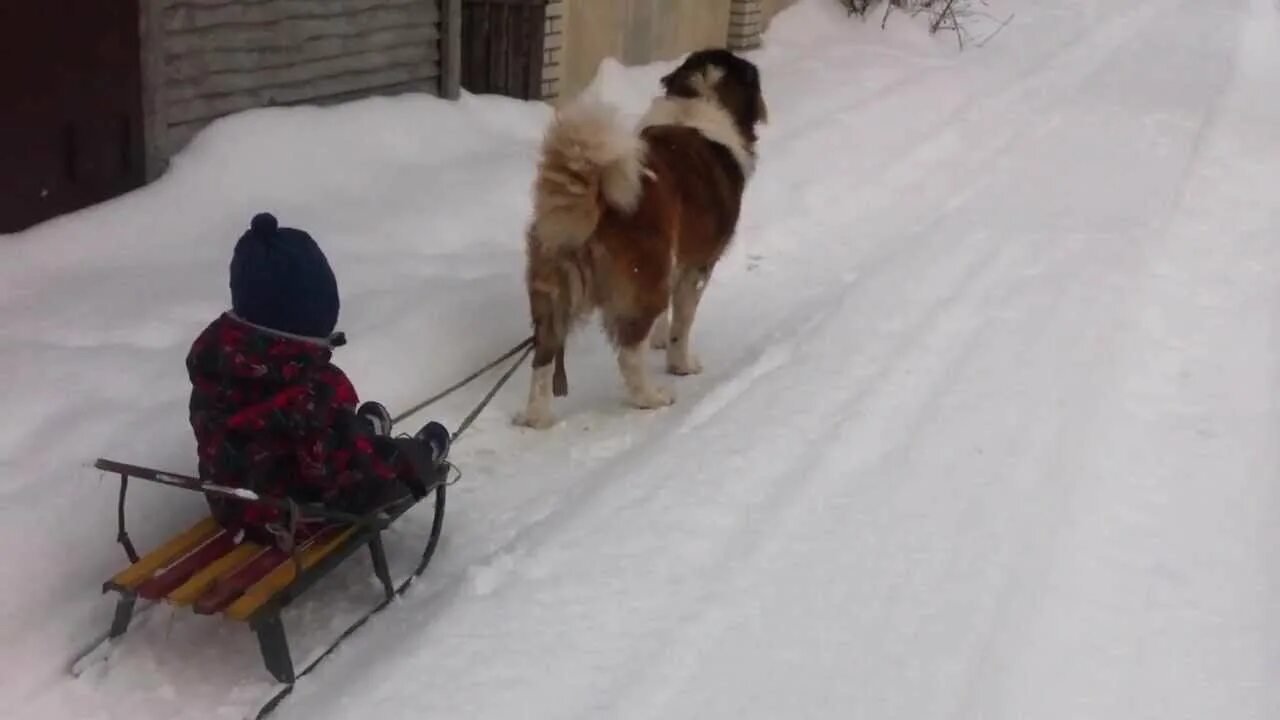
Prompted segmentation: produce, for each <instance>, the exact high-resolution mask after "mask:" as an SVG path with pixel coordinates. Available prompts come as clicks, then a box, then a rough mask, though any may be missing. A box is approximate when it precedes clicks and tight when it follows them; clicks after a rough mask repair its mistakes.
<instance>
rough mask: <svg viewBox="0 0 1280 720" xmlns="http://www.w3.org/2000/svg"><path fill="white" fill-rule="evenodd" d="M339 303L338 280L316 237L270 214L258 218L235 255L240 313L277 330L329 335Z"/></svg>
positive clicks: (235, 303)
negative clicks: (282, 225) (279, 221)
mask: <svg viewBox="0 0 1280 720" xmlns="http://www.w3.org/2000/svg"><path fill="white" fill-rule="evenodd" d="M338 307H339V304H338V282H337V280H336V279H335V278H334V276H333V269H332V268H330V267H329V261H328V259H326V258H325V256H324V252H322V251H321V250H320V246H319V245H317V244H316V242H315V240H312V239H311V236H310V235H308V234H307V233H305V232H303V231H301V230H296V229H294V228H282V227H280V224H279V223H278V222H276V219H275V217H273V216H271V215H269V214H267V213H263V214H261V215H258V216H256V217H254V218H253V222H252V224H251V225H250V227H249V231H248V232H246V233H245V234H244V235H243V236H242V237H241V238H240V241H239V242H238V243H236V251H235V255H234V256H233V257H232V258H231V309H232V310H234V311H235V314H236V315H237V316H239V317H240V319H242V320H245V321H247V322H251V323H253V324H254V325H261V326H262V327H265V328H269V329H271V330H276V331H279V332H285V333H290V334H293V335H302V336H305V337H311V338H327V337H329V335H330V334H332V333H333V329H334V328H335V327H337V325H338Z"/></svg>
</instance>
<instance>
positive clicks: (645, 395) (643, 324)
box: [614, 314, 676, 410]
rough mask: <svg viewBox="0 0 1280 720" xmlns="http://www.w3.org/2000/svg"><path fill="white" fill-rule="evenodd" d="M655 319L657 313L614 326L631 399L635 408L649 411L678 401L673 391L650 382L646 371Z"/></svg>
mask: <svg viewBox="0 0 1280 720" xmlns="http://www.w3.org/2000/svg"><path fill="white" fill-rule="evenodd" d="M655 317H656V314H651V315H649V316H648V317H647V318H644V319H640V318H634V319H629V320H624V321H621V322H618V323H616V324H615V325H614V327H615V329H616V335H615V338H616V340H617V343H618V370H619V371H621V372H622V381H623V382H624V383H625V384H626V386H627V399H628V400H629V401H630V402H631V404H632V405H634V406H635V407H638V408H641V409H645V410H649V409H653V408H660V407H666V406H667V405H670V404H672V403H673V402H675V400H676V398H675V393H673V392H672V391H671V389H670V388H664V387H656V386H654V384H653V382H652V381H651V380H650V379H649V371H648V370H647V369H645V352H644V351H645V345H646V342H647V340H648V339H649V329H650V328H651V327H652V326H653V323H654V318H655Z"/></svg>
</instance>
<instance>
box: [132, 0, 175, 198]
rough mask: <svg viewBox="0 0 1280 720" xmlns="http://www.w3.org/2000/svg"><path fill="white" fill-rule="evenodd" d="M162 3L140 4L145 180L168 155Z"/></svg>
mask: <svg viewBox="0 0 1280 720" xmlns="http://www.w3.org/2000/svg"><path fill="white" fill-rule="evenodd" d="M164 2H165V0H152V1H151V2H145V1H144V2H142V4H141V5H140V6H139V12H140V13H141V18H140V23H139V25H140V31H141V42H142V107H143V134H144V136H145V139H144V141H143V142H144V146H145V152H146V164H147V180H154V179H156V178H158V177H160V175H161V174H162V173H163V172H164V169H165V165H166V164H167V162H168V159H169V156H168V154H167V153H166V152H165V143H166V138H165V134H166V131H167V129H168V127H169V112H168V110H169V107H168V97H167V96H166V95H165V92H164V84H165V78H166V77H167V70H166V68H165V30H164V7H165V5H164Z"/></svg>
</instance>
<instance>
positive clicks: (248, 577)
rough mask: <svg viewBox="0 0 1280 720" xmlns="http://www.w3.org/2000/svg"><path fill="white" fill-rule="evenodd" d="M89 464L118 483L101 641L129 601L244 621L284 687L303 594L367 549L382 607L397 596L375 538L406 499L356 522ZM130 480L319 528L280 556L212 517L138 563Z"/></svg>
mask: <svg viewBox="0 0 1280 720" xmlns="http://www.w3.org/2000/svg"><path fill="white" fill-rule="evenodd" d="M94 467H95V468H97V469H99V470H102V471H104V472H109V473H113V474H117V475H119V476H120V500H119V505H118V512H117V520H118V526H119V532H118V535H117V537H116V539H117V541H118V542H119V543H120V544H121V545H122V546H124V549H125V553H126V554H127V555H128V556H129V561H130V563H131V564H130V565H129V567H127V568H125V569H124V570H121V571H120V572H119V573H117V574H116V575H115V576H114V577H112V578H111V579H110V580H108V581H107V582H106V583H105V584H104V585H103V592H115V593H118V594H119V599H118V601H117V603H116V611H115V618H114V620H113V621H112V623H111V630H110V632H109V633H108V636H107V637H108V639H115V638H118V637H120V636H122V635H124V633H125V632H126V631H127V630H128V629H129V622H130V621H131V620H132V618H133V613H134V608H135V606H136V604H137V601H138V598H143V599H145V600H150V601H154V602H166V603H168V604H170V605H173V606H177V607H187V608H191V610H192V611H193V612H195V613H197V614H201V615H213V614H221V615H222V616H223V617H225V618H227V619H228V620H234V621H237V622H243V623H247V624H248V626H249V627H250V628H251V629H252V630H253V631H254V633H256V634H257V636H258V645H259V647H260V648H261V650H262V659H263V661H264V663H265V664H266V667H267V670H268V671H269V672H270V673H271V675H272V676H273V677H275V678H276V679H277V680H279V681H280V682H282V683H288V684H292V683H293V682H294V681H295V679H296V677H297V676H296V673H295V672H294V666H293V658H292V655H291V654H290V652H289V643H288V639H287V638H286V636H285V631H284V624H283V623H282V621H281V617H280V616H281V611H283V610H284V608H286V607H288V605H289V604H290V603H291V602H293V601H294V600H296V599H298V597H300V596H301V595H302V593H304V592H305V591H306V590H307V588H309V587H311V586H312V585H314V584H315V583H316V582H317V581H319V580H320V579H321V578H323V577H324V576H326V575H328V574H329V573H330V572H332V571H333V570H334V569H335V568H337V567H338V565H340V564H341V563H342V561H344V560H346V559H347V558H348V557H350V556H351V555H352V554H354V553H356V552H357V551H359V550H361V549H362V548H366V547H367V548H368V549H369V553H370V556H371V557H372V560H373V570H374V574H375V575H376V576H377V578H378V580H379V581H380V582H381V584H382V587H383V589H384V591H385V593H386V601H387V602H390V601H391V600H392V598H393V597H394V596H395V594H396V588H395V586H394V585H393V584H392V581H391V574H390V571H389V569H388V566H387V557H386V552H385V551H384V549H383V544H382V531H383V530H385V529H387V528H388V527H390V526H391V524H392V523H393V522H395V520H396V519H397V518H399V517H400V516H401V515H403V514H404V513H405V512H407V511H408V510H409V509H410V508H412V507H414V506H415V505H416V501H415V500H414V499H413V498H412V497H407V498H405V499H404V500H403V501H401V502H398V503H395V504H393V505H389V506H387V507H385V508H382V509H380V510H377V511H374V512H372V513H369V514H368V515H364V516H359V515H351V514H347V513H342V512H337V511H334V510H329V509H327V508H323V507H318V506H311V505H301V504H298V503H294V502H290V501H287V500H284V501H281V500H277V499H275V498H266V497H261V496H258V495H256V494H255V493H253V492H252V491H248V490H244V489H241V488H229V487H222V486H218V485H212V484H209V483H202V482H200V481H199V480H198V479H196V478H193V477H188V476H186V475H179V474H176V473H168V472H163V471H160V470H154V469H151V468H145V467H138V466H135V465H127V464H124V463H119V462H115V461H112V460H104V459H99V460H98V461H97V462H96V463H94ZM448 471H449V466H448V465H447V464H446V465H442V466H441V467H440V468H439V474H438V477H436V478H435V479H434V482H433V483H432V485H431V491H429V492H428V495H431V494H434V495H435V515H434V517H433V518H432V521H431V535H430V538H429V539H428V541H427V545H426V548H425V549H424V550H423V553H422V558H421V560H420V561H419V564H418V568H417V571H416V572H415V573H414V577H416V576H417V575H420V574H421V573H422V571H423V570H425V569H426V566H427V564H428V563H429V562H430V561H431V556H432V555H433V554H434V553H435V549H436V545H437V544H438V543H439V541H440V533H441V530H442V528H443V525H444V507H445V487H446V485H447V475H448ZM130 478H138V479H140V480H147V481H149V482H155V483H160V484H162V485H169V486H172V487H178V488H182V489H185V490H191V491H195V492H200V493H206V494H211V495H217V496H221V497H226V498H231V499H235V500H239V501H242V502H251V503H263V504H265V505H270V506H273V507H277V508H280V509H282V510H285V511H286V512H287V513H288V515H287V517H289V518H290V520H291V523H290V524H291V526H293V527H295V528H296V527H297V524H298V523H299V522H301V521H302V520H322V521H323V522H320V523H309V525H319V526H320V527H319V529H318V530H313V531H311V532H309V533H302V532H297V531H294V532H293V536H292V537H291V538H289V539H288V541H287V543H286V544H287V545H292V551H291V552H286V551H285V550H283V549H281V548H280V547H278V546H275V545H262V544H259V543H254V542H250V541H247V540H243V539H237V538H235V537H233V536H232V535H231V533H228V532H227V531H226V530H224V529H222V527H220V526H219V525H218V523H217V522H216V521H215V520H214V519H213V518H212V517H206V518H205V519H203V520H201V521H199V522H197V523H196V524H195V525H192V526H191V527H190V528H188V529H187V530H185V531H183V532H181V533H178V534H177V535H175V536H173V537H172V538H170V539H169V540H168V541H166V542H164V543H162V544H161V545H160V546H159V547H157V548H155V549H154V550H152V551H151V552H149V553H147V554H146V555H143V556H139V555H138V554H137V552H136V551H135V550H134V548H133V543H132V541H131V540H130V539H129V534H128V532H127V531H126V530H125V520H124V508H125V497H126V495H127V493H128V488H129V479H130Z"/></svg>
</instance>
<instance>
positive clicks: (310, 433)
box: [187, 214, 449, 542]
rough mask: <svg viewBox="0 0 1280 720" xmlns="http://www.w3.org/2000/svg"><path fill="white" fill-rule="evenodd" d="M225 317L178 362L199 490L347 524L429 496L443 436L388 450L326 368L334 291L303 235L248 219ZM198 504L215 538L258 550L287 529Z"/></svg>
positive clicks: (369, 411) (269, 512) (372, 411)
mask: <svg viewBox="0 0 1280 720" xmlns="http://www.w3.org/2000/svg"><path fill="white" fill-rule="evenodd" d="M231 307H232V310H231V311H230V312H227V313H224V314H223V315H222V316H221V317H219V318H218V319H216V320H214V321H213V322H212V323H211V324H210V325H209V326H208V327H207V328H206V329H205V330H204V332H202V333H201V334H200V336H199V338H198V339H197V340H196V341H195V343H194V344H193V345H192V347H191V351H190V353H189V354H188V355H187V373H188V375H189V376H190V378H191V403H190V420H191V427H192V429H193V430H194V431H195V436H196V443H197V446H198V452H199V468H200V478H201V480H203V481H205V482H211V483H217V484H219V485H225V486H230V487H241V488H247V489H249V490H252V491H254V492H256V493H258V494H259V495H263V496H268V497H275V498H291V499H293V500H295V501H297V502H304V503H321V504H323V505H325V506H327V507H329V508H332V509H335V510H341V511H344V512H349V513H355V514H364V513H367V512H370V511H372V510H374V509H376V508H380V507H383V506H386V505H387V504H389V503H394V502H396V501H398V500H404V499H406V498H407V497H408V496H409V495H412V496H413V497H414V498H417V499H421V498H422V497H424V496H425V495H426V494H427V492H429V490H430V487H429V484H430V483H433V482H435V478H436V476H437V474H438V470H439V465H440V464H441V463H443V461H444V459H445V456H446V455H447V453H448V449H449V433H448V431H447V430H446V429H445V428H444V427H443V426H442V425H440V424H439V423H436V422H431V423H427V425H425V426H424V427H423V428H422V429H421V430H419V431H418V433H417V434H416V435H414V436H413V437H412V438H410V437H407V436H406V437H400V438H392V437H391V417H390V416H389V415H388V413H387V410H386V408H384V407H383V406H382V405H380V404H378V403H376V402H366V403H364V404H363V405H360V406H359V408H357V406H356V404H357V402H358V398H357V396H356V391H355V388H354V387H352V385H351V381H350V380H348V379H347V376H346V375H345V374H344V373H343V372H342V370H340V369H338V367H337V366H335V365H334V364H333V363H332V362H330V358H331V357H332V354H333V348H335V347H337V346H340V345H342V344H343V342H344V340H343V338H342V336H341V334H337V335H335V334H334V328H335V327H336V326H337V322H338V307H339V302H338V286H337V282H336V280H335V278H334V274H333V270H332V269H331V268H330V267H329V262H328V260H327V259H326V258H325V255H324V253H323V252H322V251H321V250H320V247H319V246H318V245H317V244H316V243H315V241H314V240H313V239H312V238H311V236H310V235H308V234H307V233H305V232H303V231H301V230H296V229H292V228H282V227H279V225H278V224H277V222H276V219H275V218H274V217H272V216H271V215H267V214H262V215H258V216H257V217H255V218H254V219H253V222H252V224H251V227H250V229H249V230H248V232H246V233H245V234H244V235H243V236H242V237H241V238H240V241H239V242H238V243H237V244H236V248H235V255H234V257H233V258H232V260H231ZM207 497H208V499H209V504H210V506H211V508H212V510H213V513H214V517H215V518H217V520H218V522H219V523H221V524H222V525H223V527H226V528H227V529H229V530H232V531H233V532H236V531H241V530H243V531H245V532H246V533H248V534H249V535H250V536H251V537H253V538H254V539H256V540H258V541H259V542H270V535H271V534H272V533H273V532H274V533H278V532H279V531H280V529H281V528H282V527H283V525H284V523H285V522H286V519H285V517H284V516H285V515H286V513H284V512H282V511H280V510H277V509H275V508H271V507H267V506H264V505H262V504H254V503H247V502H240V501H230V500H227V499H224V498H215V497H213V496H207Z"/></svg>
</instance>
